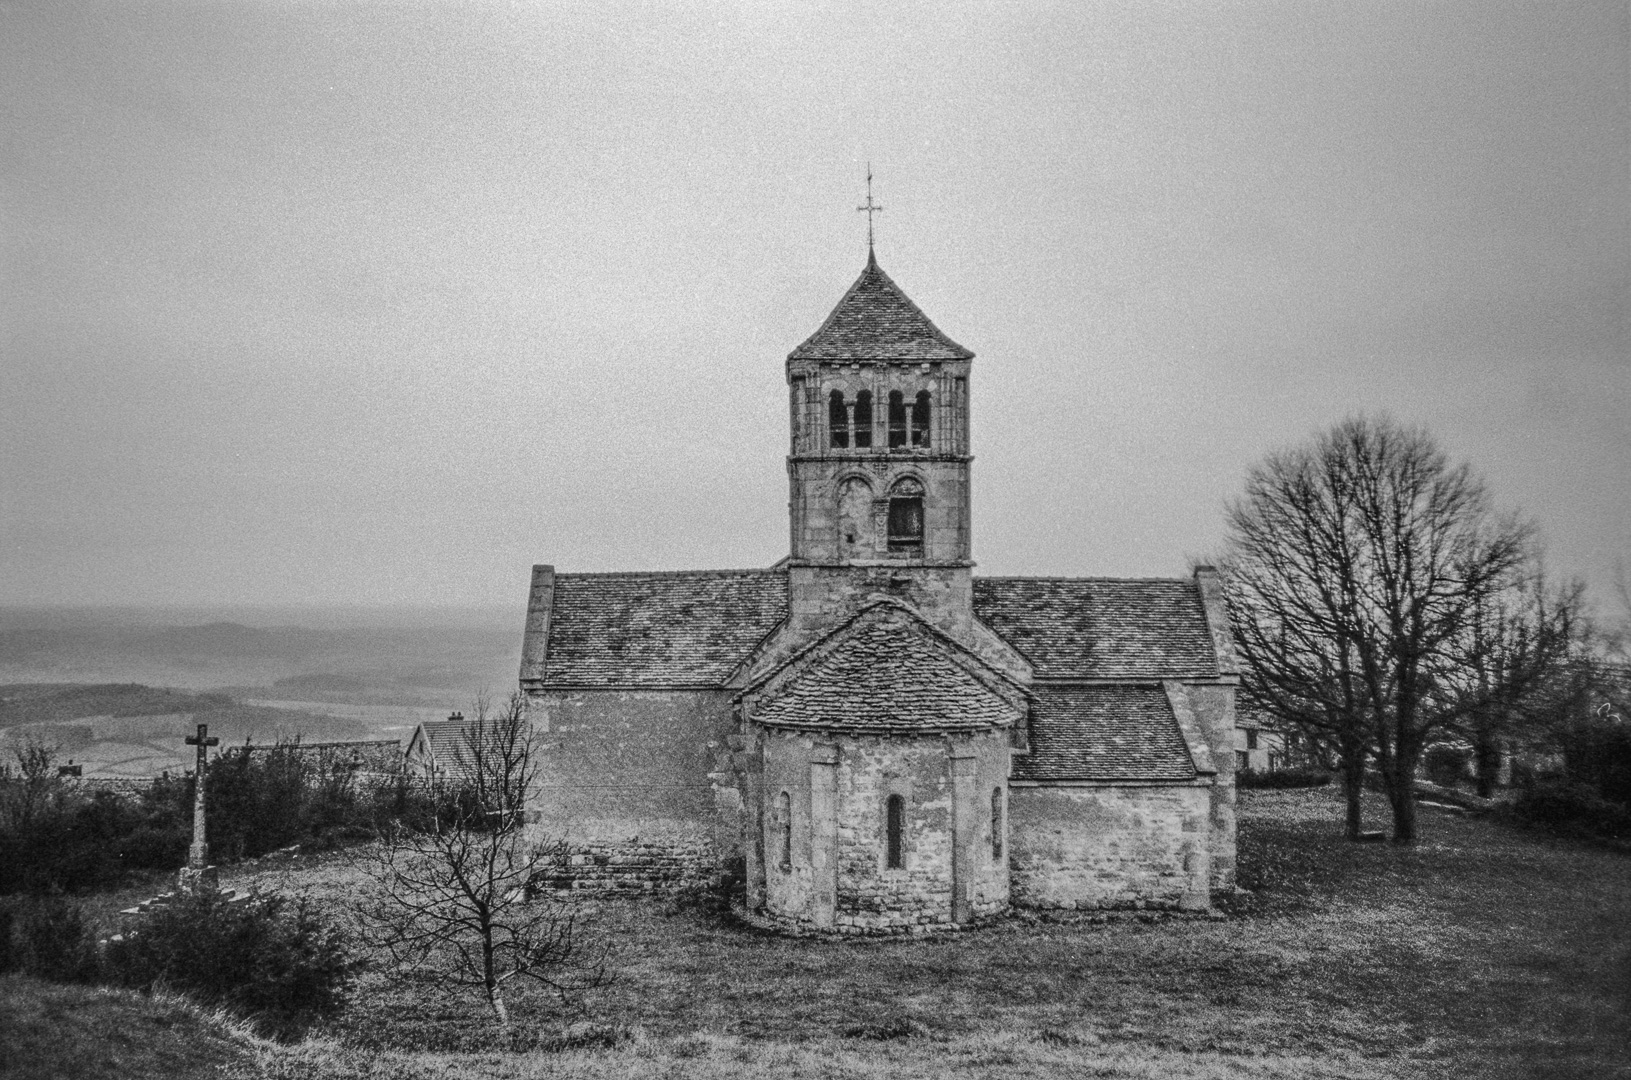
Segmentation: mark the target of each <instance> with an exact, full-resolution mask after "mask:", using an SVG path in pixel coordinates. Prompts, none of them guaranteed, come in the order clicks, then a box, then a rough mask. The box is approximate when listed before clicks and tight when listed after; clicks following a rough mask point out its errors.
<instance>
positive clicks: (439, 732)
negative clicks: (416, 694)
mask: <svg viewBox="0 0 1631 1080" xmlns="http://www.w3.org/2000/svg"><path fill="white" fill-rule="evenodd" d="M419 726H420V727H421V728H422V729H423V730H424V732H425V745H426V747H427V748H428V749H429V750H430V756H431V760H432V761H434V762H435V763H436V767H437V768H438V769H441V770H442V771H443V772H444V773H447V774H449V775H454V776H459V775H463V774H465V773H467V772H469V767H468V763H467V762H466V763H461V762H460V760H459V759H460V757H461V756H463V757H468V756H469V753H468V751H467V750H466V745H467V744H466V743H465V732H466V731H468V730H470V728H471V727H472V726H473V721H470V720H467V719H465V718H464V717H462V716H461V717H459V718H458V719H456V720H455V719H453V718H452V717H449V718H448V719H446V720H426V721H425V722H424V723H422V724H420V725H419Z"/></svg>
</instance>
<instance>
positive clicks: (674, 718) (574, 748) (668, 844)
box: [528, 689, 742, 890]
mask: <svg viewBox="0 0 1631 1080" xmlns="http://www.w3.org/2000/svg"><path fill="white" fill-rule="evenodd" d="M528 716H529V718H530V720H531V722H532V725H533V730H534V732H535V733H536V735H537V738H538V743H539V749H540V769H539V778H538V784H537V786H536V787H535V788H534V792H533V809H534V810H535V811H536V812H537V819H538V820H537V823H536V825H535V826H534V828H535V830H536V831H537V834H538V835H539V836H540V837H547V838H551V839H557V840H562V841H564V842H565V843H566V844H567V846H568V848H569V850H570V852H571V855H572V858H571V859H569V862H568V866H567V867H566V869H565V870H564V871H563V874H564V876H565V877H568V878H571V879H573V880H577V881H580V882H581V883H582V884H581V885H576V886H573V885H570V884H565V885H562V886H561V887H577V888H631V889H637V890H644V889H646V888H658V887H670V886H672V887H689V886H690V885H692V884H696V883H698V882H700V881H705V880H710V879H711V878H712V877H713V876H714V875H715V874H716V873H718V872H721V871H723V870H725V869H728V868H729V867H730V866H731V865H732V864H733V863H735V862H736V861H738V860H739V859H740V857H741V851H740V838H741V833H742V824H741V820H740V805H741V804H740V799H739V798H738V797H737V792H736V791H735V790H734V789H723V790H722V789H721V787H720V783H719V780H720V772H719V770H720V762H721V760H723V759H728V754H729V751H728V750H727V749H726V744H727V742H728V741H729V738H730V733H731V731H732V730H733V727H734V720H733V718H732V713H731V703H730V693H729V692H728V691H720V690H599V689H597V690H548V691H537V692H534V693H533V694H532V695H530V697H529V700H528ZM722 808H723V809H724V813H723V814H722ZM558 876H560V875H558Z"/></svg>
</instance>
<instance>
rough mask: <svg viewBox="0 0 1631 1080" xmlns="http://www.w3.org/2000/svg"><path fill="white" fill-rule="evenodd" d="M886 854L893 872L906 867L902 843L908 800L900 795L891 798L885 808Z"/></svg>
mask: <svg viewBox="0 0 1631 1080" xmlns="http://www.w3.org/2000/svg"><path fill="white" fill-rule="evenodd" d="M884 818H885V822H884V834H885V844H884V854H885V859H886V861H887V865H888V867H889V869H891V870H899V869H901V868H902V867H904V866H905V865H906V861H905V859H904V857H903V852H902V848H901V841H902V839H903V837H904V834H905V832H906V800H905V799H903V798H901V797H900V796H899V795H891V796H889V802H888V803H886V804H885V808H884Z"/></svg>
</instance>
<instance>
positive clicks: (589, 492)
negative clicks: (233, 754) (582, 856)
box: [0, 0, 1631, 604]
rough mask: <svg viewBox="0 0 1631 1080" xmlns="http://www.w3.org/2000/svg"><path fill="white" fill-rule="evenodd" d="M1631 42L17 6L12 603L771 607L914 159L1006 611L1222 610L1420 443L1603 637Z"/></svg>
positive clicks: (1360, 10)
mask: <svg viewBox="0 0 1631 1080" xmlns="http://www.w3.org/2000/svg"><path fill="white" fill-rule="evenodd" d="M1627 10H1628V9H1627V4H1626V3H1625V2H1624V0H1614V2H1600V3H1569V2H1558V0H1539V2H1535V3H1514V2H1510V0H1462V2H1445V3H1431V2H1424V0H1410V2H1406V3H1380V2H1364V3H1353V2H1348V0H1344V2H1341V3H1311V2H1309V0H1288V2H1285V3H1246V2H1242V3H1201V2H1191V3H1154V2H1150V0H1139V2H1130V3H1093V2H1087V3H1084V2H1081V0H1071V2H1068V3H1059V4H1048V3H1022V4H1001V5H980V6H977V7H976V6H959V5H954V4H953V5H948V4H946V3H943V2H935V3H925V4H922V5H918V6H915V7H914V6H909V5H895V4H878V3H868V4H854V5H806V4H793V3H786V4H768V3H767V4H752V5H747V4H701V3H695V4H672V3H654V4H650V5H646V6H640V5H630V4H616V3H596V4H570V5H568V4H551V3H526V2H521V3H514V4H509V3H506V4H499V3H480V2H477V3H472V2H468V0H461V2H457V3H454V2H448V3H379V4H363V3H347V2H339V3H323V4H316V3H278V4H270V3H250V2H221V0H208V2H200V3H194V4H166V3H132V2H129V0H118V2H110V3H105V4H101V3H61V2H41V3H19V2H0V603H28V604H58V603H60V604H99V603H119V604H147V603H338V602H344V603H362V604H372V603H416V604H424V603H430V604H438V603H514V604H520V603H522V602H523V601H524V597H525V592H526V588H527V582H528V568H529V567H530V565H531V564H532V563H534V562H551V563H554V564H556V565H557V567H559V568H560V569H561V570H563V571H572V570H580V571H581V570H614V569H682V568H708V567H735V566H762V565H768V564H770V563H772V562H774V561H775V560H776V559H778V558H780V557H781V556H782V555H784V554H785V553H786V550H787V520H786V499H787V487H786V484H787V481H786V471H785V461H784V458H785V454H786V438H787V432H786V425H787V405H786V389H785V383H784V371H783V361H784V359H785V357H786V354H787V353H788V352H789V351H790V350H791V349H793V348H794V347H795V346H796V345H798V343H799V342H800V341H802V340H803V339H804V338H805V337H806V336H808V335H809V334H810V333H811V332H812V331H813V330H814V329H815V328H816V326H818V325H819V324H820V322H821V320H822V319H823V318H824V317H825V316H826V314H827V312H828V311H829V310H830V309H831V308H832V306H833V305H834V304H835V303H836V302H837V301H838V299H839V297H840V296H841V295H842V294H843V292H844V290H845V289H846V288H848V286H849V285H850V283H851V282H852V281H853V279H854V278H855V276H856V275H857V274H858V273H859V272H860V270H861V267H862V265H863V264H864V262H865V257H866V240H865V236H866V228H865V217H864V215H861V214H858V213H856V212H855V207H856V205H857V204H858V203H859V202H860V201H861V199H862V197H863V194H864V183H863V180H864V173H865V163H866V162H867V161H868V160H870V161H871V162H872V163H873V167H874V169H875V172H876V175H877V180H876V186H875V192H876V195H877V198H878V201H880V202H881V203H882V204H883V205H884V207H885V211H884V213H883V214H881V215H880V216H879V218H878V256H879V261H880V262H881V264H882V265H883V267H884V268H885V269H886V270H887V271H888V272H889V273H890V274H891V276H893V277H894V279H895V280H896V282H897V283H899V284H900V285H901V287H902V288H903V289H905V291H906V292H907V293H908V294H909V295H910V296H912V297H913V298H914V299H915V300H916V301H917V302H918V304H919V305H920V306H921V307H923V309H924V310H925V311H926V312H927V313H928V315H929V316H930V318H932V319H934V320H935V321H936V323H937V324H938V325H939V326H940V327H941V329H942V330H944V331H945V332H946V333H947V334H949V335H950V336H951V337H952V338H954V339H955V340H957V341H958V342H960V343H962V344H964V345H966V346H968V347H969V348H971V349H973V350H974V351H975V352H976V353H977V354H978V358H977V359H976V360H975V367H974V381H973V397H974V438H975V453H976V455H977V461H976V464H975V467H974V468H975V472H974V479H975V502H974V513H975V521H974V526H975V556H976V558H977V559H978V560H979V563H980V567H981V569H980V572H982V573H994V574H1066V575H1152V574H1153V575H1177V574H1182V573H1184V572H1185V571H1186V569H1187V562H1186V560H1187V559H1188V558H1189V557H1191V556H1195V555H1201V554H1204V553H1207V552H1209V551H1213V550H1215V549H1216V548H1217V546H1218V544H1219V542H1220V539H1221V535H1222V506H1223V503H1224V502H1225V500H1226V499H1227V498H1229V497H1230V496H1231V495H1233V494H1234V493H1235V492H1236V491H1237V490H1238V488H1239V486H1240V483H1241V479H1242V476H1243V473H1244V471H1245V469H1246V468H1247V466H1248V465H1249V464H1250V463H1251V462H1252V461H1254V460H1255V459H1257V458H1259V457H1260V456H1262V455H1263V454H1264V453H1265V452H1266V451H1268V450H1270V449H1272V448H1274V447H1277V446H1281V445H1284V444H1287V443H1290V442H1296V441H1300V440H1302V439H1305V438H1307V437H1308V436H1309V435H1310V434H1311V433H1313V432H1314V431H1316V430H1318V429H1320V428H1322V427H1324V426H1326V425H1329V424H1331V423H1332V422H1334V421H1336V420H1338V419H1340V418H1341V417H1343V416H1344V415H1347V414H1349V413H1352V412H1354V411H1357V410H1383V409H1385V410H1388V411H1390V412H1391V413H1393V414H1394V415H1395V416H1397V417H1399V418H1400V419H1402V420H1404V421H1407V422H1412V423H1420V424H1424V425H1426V426H1427V427H1428V428H1430V429H1431V430H1432V431H1433V432H1434V433H1435V434H1436V435H1438V437H1439V438H1440V439H1441V440H1442V441H1443V443H1444V444H1445V445H1446V446H1447V448H1448V449H1449V450H1450V452H1451V453H1452V455H1453V456H1454V457H1456V458H1457V459H1465V460H1470V461H1471V462H1472V463H1473V464H1474V465H1475V466H1476V467H1477V468H1478V469H1480V470H1481V471H1482V473H1483V474H1484V475H1485V476H1486V477H1487V479H1488V480H1489V482H1490V484H1491V486H1492V487H1493V489H1494V490H1495V492H1496V494H1497V496H1498V497H1499V498H1500V500H1501V501H1502V503H1503V504H1505V505H1507V506H1510V507H1515V508H1519V509H1521V510H1523V511H1525V512H1527V513H1529V514H1530V515H1532V516H1533V517H1535V518H1536V519H1538V521H1539V522H1540V524H1541V526H1542V528H1543V529H1544V531H1545V534H1546V536H1547V537H1548V538H1549V541H1550V550H1551V557H1552V562H1553V565H1554V566H1555V567H1556V568H1557V569H1558V570H1560V571H1563V572H1566V573H1572V574H1579V575H1582V576H1585V577H1586V578H1587V579H1588V580H1589V581H1590V582H1591V584H1592V586H1593V588H1594V589H1596V590H1597V591H1598V592H1599V594H1600V596H1601V598H1602V599H1605V600H1606V598H1607V597H1606V593H1607V586H1608V582H1609V580H1610V578H1611V576H1612V573H1613V569H1614V567H1615V565H1616V562H1617V561H1619V560H1625V561H1631V332H1628V317H1627V310H1628V307H1631V265H1628V264H1631V103H1628V90H1627V82H1628V75H1627V69H1628V60H1627V57H1628V55H1631V25H1628V15H1627Z"/></svg>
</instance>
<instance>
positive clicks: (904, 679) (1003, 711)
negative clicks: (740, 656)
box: [752, 605, 1020, 733]
mask: <svg viewBox="0 0 1631 1080" xmlns="http://www.w3.org/2000/svg"><path fill="white" fill-rule="evenodd" d="M890 609H893V610H890ZM956 648H957V646H955V645H953V644H952V643H950V642H949V641H947V640H945V639H943V638H942V637H941V636H940V635H939V634H937V633H936V632H935V631H934V630H933V629H931V628H930V627H928V626H927V625H926V624H924V623H923V622H922V620H920V619H918V618H917V617H916V616H915V615H912V614H911V613H909V612H906V611H905V610H903V609H898V608H895V607H894V605H887V606H886V605H878V606H877V607H874V608H869V609H867V610H866V611H864V612H862V613H861V615H860V616H858V617H857V618H856V619H854V620H852V621H851V622H850V623H849V624H848V625H846V626H845V627H842V628H840V629H839V630H838V631H836V632H834V633H833V634H831V635H829V636H828V637H827V638H824V639H823V640H822V641H821V642H820V643H818V644H817V645H816V646H815V647H813V648H812V649H810V650H808V651H807V652H806V653H805V654H804V655H802V656H801V657H798V658H796V659H795V660H794V661H793V662H792V664H791V665H789V670H790V672H791V674H790V675H788V676H786V677H785V681H782V682H780V684H779V685H778V684H777V679H776V678H774V677H773V678H772V679H770V680H769V682H768V683H767V684H766V685H767V688H768V689H767V695H766V696H767V697H768V700H767V701H766V703H765V704H762V705H759V706H757V707H756V708H754V709H753V710H752V716H753V719H754V720H755V721H756V722H758V723H761V724H765V725H767V726H771V727H804V728H826V729H834V728H836V729H840V730H845V731H861V732H900V733H909V732H916V731H967V730H976V729H980V728H989V727H1001V726H1006V725H1008V724H1012V723H1014V722H1015V721H1016V720H1018V719H1019V717H1020V710H1019V709H1018V708H1017V707H1016V706H1015V705H1013V704H1010V703H1009V702H1008V701H1005V700H1004V699H1003V698H1002V697H1001V696H1000V695H998V694H997V693H996V692H995V691H994V690H992V689H991V688H990V687H988V686H987V685H985V684H984V683H982V682H981V681H980V679H978V678H976V677H975V676H974V675H973V674H972V673H971V672H970V671H969V669H968V668H967V667H966V666H965V663H967V662H968V661H969V660H972V662H973V663H976V664H978V663H980V661H978V660H973V659H972V657H971V656H970V657H969V658H968V659H966V660H965V663H959V662H958V661H957V660H955V659H953V658H952V652H953V650H955V649H956Z"/></svg>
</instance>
